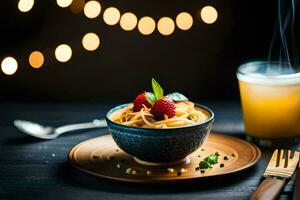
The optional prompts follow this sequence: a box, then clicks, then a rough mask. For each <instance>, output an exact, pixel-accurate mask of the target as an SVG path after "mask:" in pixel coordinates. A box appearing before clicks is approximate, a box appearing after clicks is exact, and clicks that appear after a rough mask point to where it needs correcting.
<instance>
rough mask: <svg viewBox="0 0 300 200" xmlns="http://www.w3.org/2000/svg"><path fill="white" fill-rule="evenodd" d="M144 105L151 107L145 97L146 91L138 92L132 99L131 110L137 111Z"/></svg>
mask: <svg viewBox="0 0 300 200" xmlns="http://www.w3.org/2000/svg"><path fill="white" fill-rule="evenodd" d="M143 105H145V106H146V107H147V108H151V104H150V103H149V102H148V100H147V98H146V92H142V93H141V94H139V95H138V96H137V97H136V98H135V99H134V101H133V112H138V111H140V110H141V109H142V108H143Z"/></svg>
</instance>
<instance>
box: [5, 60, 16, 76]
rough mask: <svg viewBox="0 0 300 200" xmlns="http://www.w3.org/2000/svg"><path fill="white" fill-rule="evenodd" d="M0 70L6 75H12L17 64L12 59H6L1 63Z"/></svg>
mask: <svg viewBox="0 0 300 200" xmlns="http://www.w3.org/2000/svg"><path fill="white" fill-rule="evenodd" d="M1 69H2V71H3V73H4V74H6V75H13V74H14V73H16V71H17V69H18V63H17V61H16V59H14V58H13V57H6V58H4V59H3V60H2V62H1Z"/></svg>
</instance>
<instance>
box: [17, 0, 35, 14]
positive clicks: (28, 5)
mask: <svg viewBox="0 0 300 200" xmlns="http://www.w3.org/2000/svg"><path fill="white" fill-rule="evenodd" d="M33 5H34V0H19V3H18V9H19V10H20V11H21V12H28V11H30V10H31V9H32V7H33Z"/></svg>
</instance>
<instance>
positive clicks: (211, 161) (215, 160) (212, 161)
mask: <svg viewBox="0 0 300 200" xmlns="http://www.w3.org/2000/svg"><path fill="white" fill-rule="evenodd" d="M218 158H219V156H217V155H216V154H214V155H210V156H207V157H206V158H204V161H205V162H207V163H209V164H210V165H214V164H216V163H218Z"/></svg>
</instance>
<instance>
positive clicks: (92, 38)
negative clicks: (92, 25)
mask: <svg viewBox="0 0 300 200" xmlns="http://www.w3.org/2000/svg"><path fill="white" fill-rule="evenodd" d="M99 44H100V39H99V37H98V35H97V34H95V33H87V34H85V35H84V36H83V38H82V46H83V47H84V48H85V49H86V50H88V51H95V50H96V49H97V48H98V47H99Z"/></svg>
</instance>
